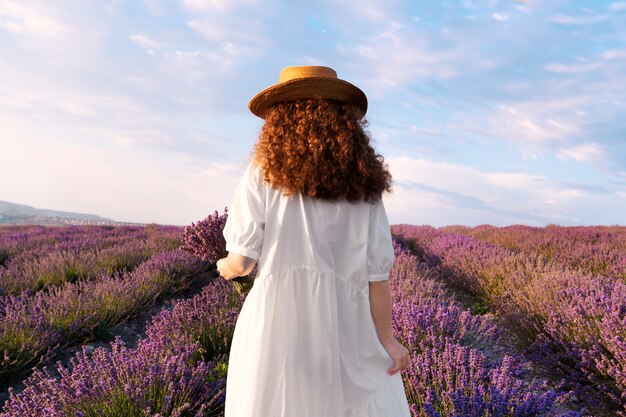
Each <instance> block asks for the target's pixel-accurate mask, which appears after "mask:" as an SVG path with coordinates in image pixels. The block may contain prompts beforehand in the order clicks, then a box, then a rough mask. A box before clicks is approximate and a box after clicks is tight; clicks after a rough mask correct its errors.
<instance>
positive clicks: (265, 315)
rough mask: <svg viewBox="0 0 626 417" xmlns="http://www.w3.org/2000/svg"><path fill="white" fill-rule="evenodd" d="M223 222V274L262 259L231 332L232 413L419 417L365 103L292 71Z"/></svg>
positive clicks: (353, 91)
mask: <svg viewBox="0 0 626 417" xmlns="http://www.w3.org/2000/svg"><path fill="white" fill-rule="evenodd" d="M249 108H250V110H251V111H252V112H253V113H254V114H255V115H257V116H259V117H261V118H264V119H265V124H264V126H263V128H262V130H261V134H260V137H259V140H258V142H257V144H256V145H255V149H254V157H253V161H252V162H251V163H250V165H249V166H248V168H247V170H246V173H245V174H244V176H243V178H242V179H241V181H240V183H239V185H238V187H237V190H236V192H235V198H234V200H233V203H232V205H231V206H230V208H229V215H228V220H227V223H226V225H225V227H224V237H225V239H226V249H227V250H228V251H229V254H228V256H227V257H226V258H223V259H220V260H219V261H218V265H217V266H218V270H219V272H220V274H221V275H222V276H223V277H224V278H226V279H232V278H234V277H237V276H242V275H246V274H248V273H249V272H250V271H251V270H252V269H253V268H254V266H255V264H256V262H257V261H258V263H259V265H258V266H259V269H258V274H257V276H256V278H255V282H254V285H253V287H252V289H251V290H250V293H249V294H248V295H247V297H246V300H245V302H244V304H243V306H242V309H241V312H240V314H239V317H238V319H237V323H236V326H235V331H234V335H233V341H232V346H231V350H230V358H229V365H228V376H227V382H226V405H225V416H226V417H244V416H245V417H253V416H254V417H409V416H410V412H409V408H408V403H407V399H406V396H405V393H404V387H403V383H402V378H401V374H400V371H402V370H403V369H405V368H406V367H407V366H408V363H409V352H408V350H407V349H406V348H405V347H404V346H402V345H401V344H400V343H399V342H398V341H397V340H396V339H395V337H394V335H393V329H392V326H391V292H390V288H389V281H388V278H389V271H390V269H391V266H392V262H393V246H392V242H391V233H390V229H389V223H388V221H387V216H386V213H385V208H384V206H383V203H382V199H381V196H382V194H383V192H386V191H389V190H390V186H391V175H390V174H389V172H388V171H387V168H386V166H385V165H384V164H383V158H382V157H381V156H380V155H377V154H376V153H375V151H374V149H373V148H372V147H371V146H370V144H369V138H368V136H367V135H366V133H365V132H364V131H363V126H364V125H365V123H366V122H365V121H364V119H363V117H364V115H365V112H366V111H367V98H366V97H365V94H364V93H363V92H362V91H361V90H360V89H359V88H357V87H356V86H354V85H352V84H350V83H348V82H346V81H344V80H341V79H338V78H337V74H336V73H335V71H334V70H332V69H331V68H327V67H319V66H307V67H287V68H285V69H283V70H282V71H281V73H280V82H279V83H278V84H276V85H274V86H272V87H269V88H267V89H265V90H263V91H261V92H260V93H259V94H257V95H256V96H255V97H254V98H253V99H252V100H251V101H250V104H249Z"/></svg>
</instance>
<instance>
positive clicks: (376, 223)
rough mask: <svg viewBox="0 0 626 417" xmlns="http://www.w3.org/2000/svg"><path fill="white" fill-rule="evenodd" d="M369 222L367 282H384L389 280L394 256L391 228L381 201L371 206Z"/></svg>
mask: <svg viewBox="0 0 626 417" xmlns="http://www.w3.org/2000/svg"><path fill="white" fill-rule="evenodd" d="M369 222H370V224H369V240H368V244H367V278H368V281H385V280H387V279H389V271H391V266H392V265H393V258H394V254H393V243H392V241H391V228H390V227H389V221H388V220H387V213H386V211H385V206H384V204H383V200H382V199H379V200H378V201H377V202H376V203H374V204H372V207H371V208H370V217H369Z"/></svg>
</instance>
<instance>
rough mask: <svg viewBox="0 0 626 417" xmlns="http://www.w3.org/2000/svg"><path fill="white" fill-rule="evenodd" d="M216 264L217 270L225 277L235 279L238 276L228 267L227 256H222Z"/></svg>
mask: <svg viewBox="0 0 626 417" xmlns="http://www.w3.org/2000/svg"><path fill="white" fill-rule="evenodd" d="M216 265H217V271H218V272H219V273H220V275H221V276H222V277H224V278H225V279H233V278H236V277H237V276H238V275H235V273H234V272H233V271H231V269H230V268H229V267H228V262H227V261H226V258H222V259H220V260H218V261H217V264H216Z"/></svg>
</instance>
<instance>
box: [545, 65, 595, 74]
mask: <svg viewBox="0 0 626 417" xmlns="http://www.w3.org/2000/svg"><path fill="white" fill-rule="evenodd" d="M544 68H545V69H546V70H547V71H550V72H556V73H558V74H579V73H582V72H588V71H593V70H597V69H598V68H602V65H601V64H600V63H598V62H589V63H584V64H570V65H567V64H557V63H550V64H547V65H546V66H545V67H544Z"/></svg>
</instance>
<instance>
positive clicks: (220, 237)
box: [181, 207, 256, 295]
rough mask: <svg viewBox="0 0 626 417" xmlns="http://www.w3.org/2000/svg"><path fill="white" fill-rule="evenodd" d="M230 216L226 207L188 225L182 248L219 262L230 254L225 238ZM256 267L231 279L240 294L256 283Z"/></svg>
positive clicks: (208, 259) (209, 260) (210, 260)
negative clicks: (225, 229) (221, 211)
mask: <svg viewBox="0 0 626 417" xmlns="http://www.w3.org/2000/svg"><path fill="white" fill-rule="evenodd" d="M227 218H228V209H227V208H226V207H225V208H224V213H223V214H221V215H220V214H219V213H218V212H217V210H215V212H214V213H213V214H209V215H208V216H207V217H206V219H204V220H201V221H199V222H197V223H194V222H191V226H186V227H185V229H184V230H183V236H182V239H183V246H182V247H181V249H182V250H183V251H185V252H187V253H190V254H192V255H196V256H198V257H200V258H202V259H204V260H205V261H208V262H210V263H212V264H215V263H217V261H218V260H219V259H221V258H224V257H225V256H226V255H228V252H227V251H226V240H225V239H224V234H223V233H222V232H223V230H224V225H226V219H227ZM255 275H256V267H255V269H254V270H253V271H252V272H251V273H250V275H246V276H244V277H237V278H233V279H231V280H229V281H230V282H232V283H233V286H234V287H235V290H237V293H239V294H240V295H243V294H246V293H248V292H249V291H250V289H251V288H252V285H253V284H254V278H253V277H254V276H255Z"/></svg>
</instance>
